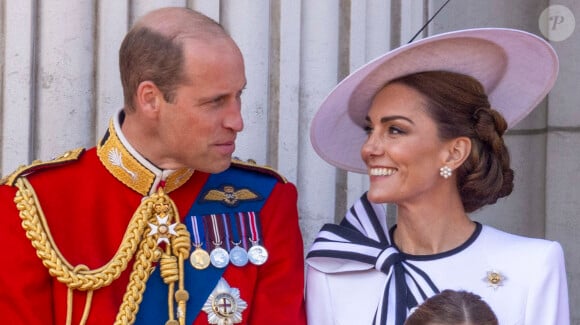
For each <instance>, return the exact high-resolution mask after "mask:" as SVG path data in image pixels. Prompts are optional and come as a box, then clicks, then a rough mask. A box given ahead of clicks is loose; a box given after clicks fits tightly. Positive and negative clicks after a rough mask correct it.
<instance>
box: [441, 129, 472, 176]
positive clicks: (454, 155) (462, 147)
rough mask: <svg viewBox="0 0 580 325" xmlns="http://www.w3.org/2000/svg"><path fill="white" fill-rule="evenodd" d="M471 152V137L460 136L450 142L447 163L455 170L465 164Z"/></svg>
mask: <svg viewBox="0 0 580 325" xmlns="http://www.w3.org/2000/svg"><path fill="white" fill-rule="evenodd" d="M470 153H471V139H469V138H468V137H458V138H455V139H453V140H450V141H449V142H448V146H447V159H446V161H445V164H446V165H447V166H449V167H450V168H451V169H453V170H455V169H457V168H459V166H461V165H462V164H463V162H464V161H465V160H466V159H467V157H469V154H470Z"/></svg>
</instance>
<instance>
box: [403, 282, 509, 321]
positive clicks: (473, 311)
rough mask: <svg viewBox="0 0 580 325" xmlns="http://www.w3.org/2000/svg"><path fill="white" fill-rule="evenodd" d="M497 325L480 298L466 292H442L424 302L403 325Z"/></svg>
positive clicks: (494, 317) (492, 314)
mask: <svg viewBox="0 0 580 325" xmlns="http://www.w3.org/2000/svg"><path fill="white" fill-rule="evenodd" d="M428 324H446V325H498V320H497V317H496V316H495V314H494V312H493V310H491V308H490V307H489V305H488V304H487V303H486V302H485V301H483V300H482V299H481V297H480V296H478V295H476V294H474V293H470V292H467V291H454V290H443V291H442V292H441V293H439V294H436V295H434V296H432V297H431V298H429V299H427V300H425V302H423V303H422V304H421V305H419V307H418V308H417V309H416V310H415V311H414V312H413V313H412V314H411V315H410V316H409V318H407V321H405V325H428Z"/></svg>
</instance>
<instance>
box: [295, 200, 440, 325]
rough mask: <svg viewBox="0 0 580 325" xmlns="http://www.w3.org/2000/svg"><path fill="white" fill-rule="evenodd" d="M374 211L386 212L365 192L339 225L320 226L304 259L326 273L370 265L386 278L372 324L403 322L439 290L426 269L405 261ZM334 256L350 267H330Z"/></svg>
mask: <svg viewBox="0 0 580 325" xmlns="http://www.w3.org/2000/svg"><path fill="white" fill-rule="evenodd" d="M377 215H381V216H385V211H384V208H383V206H382V205H379V204H372V203H370V202H369V201H368V199H367V196H366V193H365V194H364V195H363V196H362V197H361V198H360V200H359V201H357V202H356V203H355V204H354V205H353V207H351V208H350V210H349V211H348V212H347V215H346V216H345V218H344V219H343V220H342V222H341V223H340V225H335V224H326V225H324V226H323V227H322V229H321V231H320V233H319V234H318V237H317V238H316V240H315V241H314V244H313V245H312V248H311V250H310V252H309V253H308V255H307V258H306V262H307V263H308V264H309V265H310V266H311V267H313V268H315V269H318V270H320V271H322V272H325V273H341V272H347V271H352V270H361V271H362V270H369V269H373V268H374V269H376V270H378V271H380V272H382V273H384V274H385V275H387V281H386V284H385V288H384V293H383V295H382V297H381V299H380V301H379V303H378V305H377V310H376V313H375V318H374V321H373V324H377V325H378V324H380V325H385V324H395V325H403V323H404V322H405V319H406V318H407V314H408V313H409V310H410V309H411V308H413V307H416V306H417V305H418V304H419V303H420V302H422V301H424V300H425V299H427V298H428V297H430V296H432V295H433V294H435V293H438V292H439V290H438V289H437V287H436V286H435V284H434V283H433V281H432V280H431V279H430V278H429V276H428V275H427V274H426V273H425V272H423V271H422V270H421V269H419V268H417V267H416V266H414V265H412V264H410V263H407V262H406V260H405V258H406V255H405V254H403V253H400V252H399V251H398V250H397V248H396V247H394V246H393V245H392V244H391V243H392V242H391V239H390V236H389V233H388V231H387V227H386V224H385V223H381V220H379V218H378V217H377ZM384 220H386V218H384ZM383 222H384V221H383ZM336 260H341V261H347V262H350V264H349V265H351V268H350V269H348V270H345V268H343V269H341V270H332V269H329V268H328V267H327V265H329V263H328V262H334V261H336ZM389 299H391V300H393V299H394V301H390V300H389Z"/></svg>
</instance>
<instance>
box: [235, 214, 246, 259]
mask: <svg viewBox="0 0 580 325" xmlns="http://www.w3.org/2000/svg"><path fill="white" fill-rule="evenodd" d="M234 219H235V221H236V222H235V224H236V225H238V226H239V228H240V233H241V237H242V238H241V240H242V245H243V246H244V249H245V250H246V251H247V250H248V241H247V238H248V232H247V230H246V224H245V222H244V219H245V218H244V213H243V212H238V213H237V218H234Z"/></svg>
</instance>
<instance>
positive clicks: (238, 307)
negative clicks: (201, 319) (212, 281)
mask: <svg viewBox="0 0 580 325" xmlns="http://www.w3.org/2000/svg"><path fill="white" fill-rule="evenodd" d="M247 307H248V304H247V303H246V302H245V301H243V300H242V298H241V297H240V289H237V288H231V287H230V285H229V284H228V282H227V281H226V280H225V279H224V278H221V279H220V280H219V282H218V284H217V285H216V287H215V289H213V292H212V293H211V295H209V297H208V298H207V301H206V302H205V304H204V305H203V307H202V308H201V309H202V310H203V311H205V312H206V313H207V321H208V323H209V324H217V325H232V324H237V323H241V322H242V312H243V311H244V310H245V309H246V308H247Z"/></svg>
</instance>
